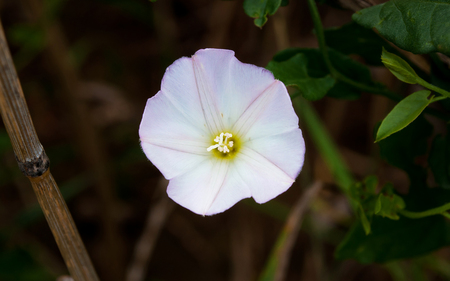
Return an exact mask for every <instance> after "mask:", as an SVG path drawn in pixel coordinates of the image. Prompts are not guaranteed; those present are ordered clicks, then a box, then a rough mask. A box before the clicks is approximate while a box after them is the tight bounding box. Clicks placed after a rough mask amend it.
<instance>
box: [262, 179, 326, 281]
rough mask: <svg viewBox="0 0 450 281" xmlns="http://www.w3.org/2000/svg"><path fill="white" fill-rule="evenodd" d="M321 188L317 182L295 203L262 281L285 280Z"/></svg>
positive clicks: (320, 184)
mask: <svg viewBox="0 0 450 281" xmlns="http://www.w3.org/2000/svg"><path fill="white" fill-rule="evenodd" d="M321 188H322V183H321V182H319V181H316V182H315V183H314V184H312V186H311V187H309V188H308V189H307V191H306V192H305V193H304V194H303V195H302V196H301V197H300V199H299V200H298V201H297V202H296V203H295V205H294V207H293V208H292V210H291V213H290V214H289V217H288V219H287V221H286V224H285V225H284V227H283V230H282V231H281V233H280V235H279V236H278V240H277V242H276V243H275V246H274V249H273V250H272V253H271V255H270V258H269V261H268V263H267V265H266V268H265V271H264V272H263V275H262V276H261V278H260V280H268V279H267V278H268V277H269V276H270V280H274V281H282V280H284V279H285V276H286V270H287V267H288V265H289V260H290V255H291V251H292V248H293V247H294V244H295V241H296V239H297V236H298V233H299V231H300V226H301V225H302V222H303V217H304V214H305V211H306V209H307V208H308V206H309V204H310V203H311V201H312V199H313V198H314V197H315V196H316V194H317V193H318V192H319V190H320V189H321Z"/></svg>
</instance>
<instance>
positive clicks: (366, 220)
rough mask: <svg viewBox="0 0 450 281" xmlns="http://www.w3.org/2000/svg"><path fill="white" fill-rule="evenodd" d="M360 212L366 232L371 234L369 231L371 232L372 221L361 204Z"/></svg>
mask: <svg viewBox="0 0 450 281" xmlns="http://www.w3.org/2000/svg"><path fill="white" fill-rule="evenodd" d="M358 214H359V218H360V219H361V224H362V226H363V228H364V232H365V233H366V235H369V233H370V232H371V228H370V222H369V220H368V219H367V216H366V213H365V212H364V209H363V207H362V205H361V204H360V205H359V208H358Z"/></svg>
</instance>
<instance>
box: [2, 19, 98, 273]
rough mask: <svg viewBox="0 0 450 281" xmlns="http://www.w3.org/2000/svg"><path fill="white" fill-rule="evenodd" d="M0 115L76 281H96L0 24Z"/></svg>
mask: <svg viewBox="0 0 450 281" xmlns="http://www.w3.org/2000/svg"><path fill="white" fill-rule="evenodd" d="M0 111H1V115H2V119H3V122H4V123H5V127H6V131H7V132H8V135H9V136H10V139H11V142H12V145H13V149H14V153H15V155H16V159H17V162H18V164H19V168H20V170H21V171H22V172H23V173H24V174H25V175H26V176H27V177H28V178H29V179H30V181H31V185H32V186H33V190H34V192H35V193H36V196H37V199H38V202H39V205H40V206H41V208H42V210H43V212H44V214H45V218H46V219H47V222H48V224H49V226H50V229H51V231H52V233H53V236H54V237H55V240H56V243H57V244H58V247H59V250H60V251H61V254H62V256H63V258H64V261H65V263H66V265H67V267H68V269H69V272H70V274H71V275H72V277H73V278H74V280H76V281H97V280H98V277H97V274H96V273H95V270H94V267H93V266H92V263H91V261H90V259H89V256H88V254H87V252H86V249H85V248H84V245H83V242H82V241H81V238H80V235H79V234H78V230H77V229H76V226H75V223H74V222H73V219H72V216H71V214H70V212H69V210H68V208H67V205H66V203H65V201H64V199H63V198H62V196H61V193H60V191H59V189H58V186H57V184H56V182H55V180H54V179H53V176H52V175H51V173H50V171H49V166H50V161H49V159H48V158H47V155H46V154H45V151H44V149H43V147H42V145H41V143H40V142H39V139H38V137H37V134H36V131H35V129H34V126H33V122H32V121H31V118H30V114H29V111H28V107H27V105H26V102H25V98H24V95H23V92H22V88H21V86H20V82H19V79H18V77H17V72H16V70H15V68H14V64H13V62H12V58H11V54H10V52H9V49H8V45H7V43H6V39H5V35H4V33H3V27H2V25H1V22H0Z"/></svg>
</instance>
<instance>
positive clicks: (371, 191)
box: [350, 176, 405, 235]
mask: <svg viewBox="0 0 450 281" xmlns="http://www.w3.org/2000/svg"><path fill="white" fill-rule="evenodd" d="M377 185H378V179H377V178H376V177H375V176H369V177H367V178H365V179H364V181H362V182H357V183H355V184H354V185H352V187H351V189H350V196H351V197H352V199H353V201H354V202H356V204H357V205H358V209H357V213H358V216H359V218H360V220H361V224H362V227H363V229H364V232H365V233H366V235H368V234H369V233H370V232H371V223H370V221H371V220H372V217H373V216H374V215H376V216H382V217H387V218H390V219H393V220H398V219H399V216H398V212H399V211H400V210H402V209H404V208H405V202H403V199H402V198H401V197H400V196H398V195H396V194H395V193H394V189H393V186H392V184H386V185H385V186H384V187H383V189H382V190H381V191H380V192H379V193H378V192H377Z"/></svg>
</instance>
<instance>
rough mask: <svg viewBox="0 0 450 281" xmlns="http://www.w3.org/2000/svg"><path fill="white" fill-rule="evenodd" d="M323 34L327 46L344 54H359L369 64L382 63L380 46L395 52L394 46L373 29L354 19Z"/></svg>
mask: <svg viewBox="0 0 450 281" xmlns="http://www.w3.org/2000/svg"><path fill="white" fill-rule="evenodd" d="M324 34H325V39H326V41H327V45H328V46H329V47H331V48H333V49H335V50H336V51H339V52H341V53H343V54H345V55H350V54H356V55H359V56H361V57H362V58H364V60H365V62H366V63H368V64H371V65H382V63H381V60H380V52H381V48H382V47H384V48H386V49H388V50H389V51H390V52H396V50H395V48H393V47H392V46H391V45H389V44H388V43H387V42H386V41H385V40H383V39H382V38H381V37H380V36H379V35H378V34H376V33H375V32H374V31H373V30H371V29H367V28H364V27H362V26H361V25H359V24H357V23H356V22H354V21H352V22H350V23H348V24H345V25H343V26H339V27H333V28H329V29H326V30H325V31H324Z"/></svg>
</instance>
